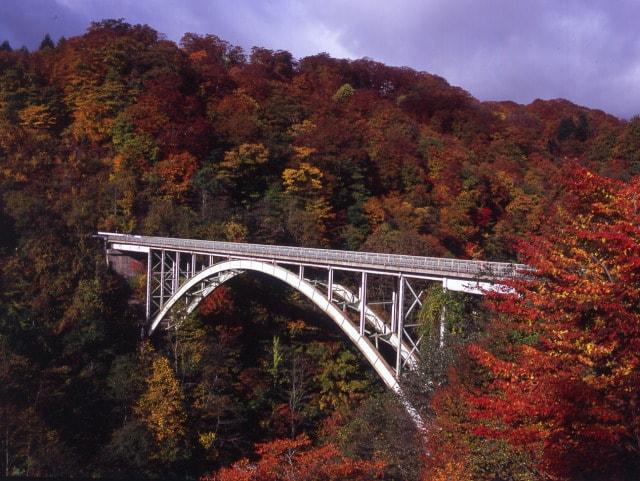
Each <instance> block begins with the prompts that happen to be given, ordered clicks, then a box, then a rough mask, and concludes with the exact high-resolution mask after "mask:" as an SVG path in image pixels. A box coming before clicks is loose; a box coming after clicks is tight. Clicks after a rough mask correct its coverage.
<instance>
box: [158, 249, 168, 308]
mask: <svg viewBox="0 0 640 481" xmlns="http://www.w3.org/2000/svg"><path fill="white" fill-rule="evenodd" d="M160 252H161V253H160V304H159V305H160V309H162V308H163V307H164V283H165V280H164V274H165V272H164V265H165V262H166V261H165V257H166V253H165V251H164V250H162V251H160Z"/></svg>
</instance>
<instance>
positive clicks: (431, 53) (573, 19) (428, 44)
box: [0, 0, 640, 118]
mask: <svg viewBox="0 0 640 481" xmlns="http://www.w3.org/2000/svg"><path fill="white" fill-rule="evenodd" d="M103 18H124V19H125V20H127V21H128V22H130V23H146V24H149V25H151V26H152V27H154V28H155V29H156V30H158V31H160V32H162V33H164V34H166V36H167V37H168V38H170V39H173V40H176V41H177V40H179V39H180V37H181V36H182V34H183V33H185V32H196V33H214V34H216V35H218V36H219V37H222V38H223V39H225V40H227V41H229V42H231V43H233V44H236V45H240V46H242V47H244V48H246V49H249V48H251V46H253V45H258V46H262V47H267V48H271V49H285V50H289V51H290V52H292V53H293V55H294V56H296V57H298V58H300V57H303V56H305V55H310V54H314V53H318V52H328V53H330V54H331V55H332V56H334V57H348V58H360V57H370V58H372V59H374V60H378V61H381V62H384V63H387V64H390V65H406V66H409V67H412V68H414V69H416V70H424V71H427V72H431V73H435V74H438V75H441V76H443V77H445V78H446V79H447V80H448V81H449V82H450V83H451V84H454V85H459V86H461V87H463V88H464V89H466V90H468V91H469V92H471V93H472V94H473V95H474V96H476V97H477V98H479V99H481V100H503V99H509V100H515V101H517V102H521V103H528V102H530V101H532V100H533V99H535V98H545V99H546V98H557V97H564V98H567V99H569V100H572V101H573V102H576V103H578V104H581V105H585V106H589V107H594V108H600V109H603V110H606V111H608V112H611V113H613V114H615V115H618V116H619V117H625V118H628V117H630V116H632V115H635V114H638V113H640V34H639V33H638V32H639V31H638V26H639V25H640V1H638V0H395V1H394V0H342V1H340V0H135V1H132V0H0V41H2V40H5V39H6V40H9V42H10V43H11V45H12V46H14V47H19V46H22V45H26V46H27V47H28V48H30V49H32V48H35V47H37V45H38V44H39V42H40V40H41V39H42V37H43V36H44V34H45V33H49V34H51V36H52V38H54V40H55V39H57V38H59V37H60V36H62V35H64V36H67V37H68V36H72V35H76V34H81V33H82V32H83V31H84V30H85V29H86V27H87V26H88V24H89V22H90V21H92V20H99V19H103Z"/></svg>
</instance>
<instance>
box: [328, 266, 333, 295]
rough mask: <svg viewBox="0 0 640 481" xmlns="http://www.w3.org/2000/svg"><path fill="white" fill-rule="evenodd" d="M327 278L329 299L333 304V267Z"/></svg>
mask: <svg viewBox="0 0 640 481" xmlns="http://www.w3.org/2000/svg"><path fill="white" fill-rule="evenodd" d="M327 277H328V279H327V299H329V302H333V269H332V268H331V267H329V274H328V275H327Z"/></svg>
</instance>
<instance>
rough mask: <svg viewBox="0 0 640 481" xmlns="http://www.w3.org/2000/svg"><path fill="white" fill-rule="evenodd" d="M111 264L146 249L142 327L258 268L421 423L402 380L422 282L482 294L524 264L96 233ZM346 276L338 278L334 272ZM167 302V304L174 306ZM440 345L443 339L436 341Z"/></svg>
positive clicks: (412, 360) (152, 327)
mask: <svg viewBox="0 0 640 481" xmlns="http://www.w3.org/2000/svg"><path fill="white" fill-rule="evenodd" d="M97 237H100V238H102V239H103V240H104V242H105V247H106V252H107V262H108V263H113V262H114V260H115V259H117V258H118V256H122V255H125V256H126V255H131V254H133V255H143V256H144V255H146V257H147V259H146V269H147V285H146V318H147V322H148V327H147V333H148V334H149V335H151V334H153V333H154V332H155V331H156V330H158V328H159V327H161V326H162V327H164V328H166V329H168V328H169V327H171V326H174V327H175V326H177V323H179V319H175V318H174V317H176V318H177V317H179V316H175V313H176V311H178V310H179V309H175V308H174V306H176V305H181V311H182V312H183V313H184V311H185V309H186V312H187V313H190V312H192V311H193V310H195V309H196V308H197V307H198V305H199V304H200V302H201V301H202V300H203V299H204V298H205V297H207V296H208V295H209V294H210V293H212V292H213V291H214V290H215V289H216V288H217V287H218V286H220V285H222V284H223V283H225V282H227V281H228V280H230V279H232V278H234V277H235V276H237V275H239V274H242V273H244V272H260V273H263V274H266V275H268V276H270V277H273V278H276V279H278V280H280V281H281V282H283V283H285V284H287V285H288V286H290V287H292V288H293V289H295V290H297V291H298V292H300V293H301V294H302V295H304V296H305V297H306V298H308V299H309V300H310V301H311V302H312V303H313V304H314V305H315V306H316V307H317V308H319V309H320V310H321V311H323V312H324V313H325V314H327V315H328V316H329V318H330V319H332V320H333V322H334V323H335V324H336V325H337V326H338V327H339V328H340V330H341V331H342V332H343V333H344V334H345V335H346V336H347V337H348V338H349V340H350V341H351V342H352V343H353V344H354V345H355V346H356V347H357V348H358V350H359V351H360V352H361V353H362V355H363V356H364V357H365V359H366V360H367V361H368V362H369V363H370V364H371V366H372V367H373V369H374V370H375V371H376V373H377V374H378V376H379V377H380V378H381V379H382V381H383V382H384V383H385V385H386V386H387V387H388V388H390V389H391V390H393V391H394V392H395V393H397V394H398V395H399V397H400V399H401V401H402V402H403V404H404V406H405V408H406V409H407V411H408V413H409V414H410V416H411V417H412V418H413V420H414V421H415V422H416V424H417V426H418V427H419V428H422V420H421V419H420V416H419V415H418V413H417V411H416V410H415V409H414V408H413V407H412V406H411V405H410V403H409V402H408V401H407V399H406V398H405V397H404V396H403V393H402V388H401V385H400V378H401V376H402V372H403V370H412V369H415V368H416V367H417V366H418V363H419V362H420V343H421V341H422V336H421V334H420V330H419V329H417V327H418V321H417V314H418V311H419V309H420V307H421V306H422V296H423V294H424V291H425V288H424V286H425V283H433V282H437V283H440V284H441V285H442V287H443V288H444V289H448V290H453V291H462V292H467V293H470V294H483V293H484V292H487V291H488V290H493V289H497V288H500V286H501V284H500V282H501V280H502V279H506V278H512V277H517V276H521V275H523V274H522V273H523V272H526V271H528V270H529V268H528V266H525V265H522V264H509V263H501V262H483V261H471V260H457V259H445V258H436V257H417V256H406V255H397V254H380V253H372V252H350V251H339V250H328V249H310V248H302V247H290V246H272V245H261V244H245V243H234V242H218V241H205V240H194V239H178V238H167V237H149V236H138V235H129V234H117V233H110V232H99V233H98V235H97ZM340 276H342V277H343V278H344V282H343V281H341V280H340V279H339V277H340ZM172 308H173V309H172ZM440 329H441V336H442V330H443V329H444V324H443V323H442V322H441V326H440ZM441 342H442V341H441Z"/></svg>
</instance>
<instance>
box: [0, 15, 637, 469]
mask: <svg viewBox="0 0 640 481" xmlns="http://www.w3.org/2000/svg"><path fill="white" fill-rule="evenodd" d="M0 40H1V39H0ZM639 174H640V117H634V118H632V119H630V120H621V119H618V118H616V117H614V116H612V115H608V114H606V113H604V112H602V111H599V110H592V109H588V108H584V107H581V106H578V105H574V104H572V103H570V102H569V101H566V100H562V99H557V100H535V101H534V102H532V103H530V104H528V105H520V104H516V103H513V102H508V101H504V102H481V101H479V100H477V99H475V98H473V97H472V96H471V95H470V94H469V93H467V92H466V91H464V90H463V89H461V88H459V87H454V86H451V85H449V84H448V83H447V81H446V80H445V79H443V78H441V77H438V76H436V75H432V74H429V73H426V72H417V71H414V70H412V69H409V68H398V67H389V66H386V65H384V64H381V63H378V62H376V61H373V60H371V59H368V58H363V59H359V60H343V59H336V58H332V57H330V56H329V55H327V54H324V53H320V54H318V55H313V56H309V57H305V58H301V59H295V58H293V56H292V55H291V54H290V53H289V52H287V51H272V50H268V49H265V48H259V47H254V48H252V49H251V51H250V52H246V51H244V50H243V49H242V48H240V47H237V46H234V45H231V44H230V43H228V42H226V41H224V40H223V39H220V38H218V37H217V36H215V35H196V34H191V33H187V34H185V35H184V37H183V38H182V40H181V41H180V42H179V43H178V44H176V43H175V42H173V41H170V40H167V39H166V38H165V37H164V36H163V35H161V34H160V33H158V32H156V31H155V30H154V29H153V28H151V27H149V26H147V25H130V24H127V23H125V22H124V21H123V20H103V21H100V22H95V23H92V24H91V25H90V26H89V28H88V29H87V31H86V33H85V34H84V35H82V36H77V37H72V38H66V39H65V38H61V39H60V40H59V41H57V42H54V41H53V40H52V39H51V38H49V36H46V37H45V38H44V39H43V41H42V43H41V45H40V47H39V48H38V49H36V50H34V51H28V50H27V49H25V48H22V49H13V48H12V46H11V45H10V44H9V43H8V42H4V43H2V44H1V45H0V259H1V261H0V356H1V357H0V476H30V477H85V478H89V477H92V478H93V477H95V478H101V477H102V478H109V479H118V478H126V479H133V478H134V477H135V478H136V479H147V478H148V479H176V480H177V479H194V480H195V479H202V480H203V481H231V480H246V481H250V480H251V481H276V480H282V481H285V480H286V481H293V480H299V481H301V480H326V481H330V480H353V481H356V480H362V481H365V480H376V479H378V480H398V481H418V480H422V481H445V480H469V481H497V480H501V481H535V480H575V481H605V480H607V481H631V480H637V479H639V477H640V388H639V386H640V210H639V209H640V207H639V202H640V176H639ZM98 230H103V231H111V232H123V233H135V234H141V235H159V236H175V237H186V238H195V239H212V240H227V241H234V242H256V243H264V244H282V245H294V246H306V247H326V248H335V249H344V250H362V251H374V252H389V253H402V254H412V255H423V256H440V257H455V258H461V259H482V260H492V261H518V262H522V263H526V264H529V265H530V266H532V267H533V268H534V269H535V274H532V275H531V276H528V277H527V278H523V279H518V280H514V281H511V282H510V284H509V285H510V286H511V287H512V288H513V290H511V291H509V293H506V294H504V293H503V294H489V295H487V296H484V297H482V298H480V297H472V296H464V295H456V294H452V293H444V292H443V291H442V289H434V290H431V291H429V292H427V293H426V297H425V299H424V304H423V309H422V311H421V312H420V319H421V322H422V323H423V324H424V331H425V333H426V334H427V341H426V342H424V343H423V344H422V349H423V350H424V356H423V359H424V362H423V363H422V364H421V365H420V366H419V368H418V369H417V370H416V371H415V372H412V373H411V374H410V375H407V377H406V379H404V380H403V383H404V385H405V386H406V388H405V390H406V392H407V393H408V394H407V395H408V396H409V397H410V398H411V401H412V403H413V404H414V405H415V406H416V407H417V408H418V409H419V410H420V413H421V415H422V416H423V418H424V419H425V420H426V426H427V428H426V430H425V432H423V433H421V432H416V430H415V428H414V426H413V424H412V422H411V420H410V419H409V418H408V416H407V415H406V413H405V412H404V410H403V407H402V405H401V404H400V403H399V402H398V399H396V398H395V397H394V396H393V395H392V394H391V393H389V392H387V391H386V390H385V389H384V386H383V385H382V383H381V382H380V380H379V379H377V378H376V376H375V373H374V372H373V370H372V369H371V368H370V367H369V365H368V364H366V362H364V361H363V359H362V356H361V355H360V353H359V352H358V351H357V350H356V349H355V348H354V347H353V346H351V345H350V343H349V342H347V341H346V340H345V339H344V338H343V337H342V336H341V335H340V333H339V332H338V331H337V330H336V329H335V328H334V327H332V325H331V324H330V322H327V319H325V318H324V317H323V315H322V313H320V312H317V311H316V310H314V308H313V307H312V305H311V304H310V303H308V302H305V301H304V300H303V299H301V297H300V296H299V295H296V294H295V292H293V291H291V290H289V289H287V288H285V287H284V286H280V285H278V284H275V283H273V282H269V281H267V280H266V279H264V278H262V277H260V276H257V275H256V276H240V277H238V278H236V279H233V280H232V281H230V282H229V283H227V284H225V286H223V287H220V288H218V289H216V290H215V291H214V293H213V294H211V295H210V296H209V297H208V298H207V299H206V300H205V301H204V302H203V303H202V305H201V307H200V308H199V310H198V311H197V312H196V313H194V314H193V315H191V316H188V318H187V319H186V320H185V322H184V323H183V324H182V325H181V326H180V329H177V330H175V331H170V332H166V333H164V334H162V335H159V336H155V337H153V338H151V339H147V338H144V337H141V336H140V328H141V322H144V306H143V299H144V295H145V293H144V285H145V272H144V271H141V273H140V275H138V276H135V277H133V278H131V279H123V278H122V277H120V276H118V275H116V274H115V273H113V272H111V271H109V270H108V269H107V266H106V263H105V258H104V250H103V245H102V244H101V242H99V241H98V240H97V239H95V238H94V237H93V235H94V234H95V233H96V232H97V231H98ZM442 306H446V307H447V309H446V313H447V318H446V341H447V342H446V344H445V348H440V347H439V344H438V340H437V339H436V338H435V337H434V335H433V332H434V329H431V327H433V323H434V318H435V317H437V316H438V315H439V314H437V313H439V312H441V308H442ZM434 313H435V314H434Z"/></svg>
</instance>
